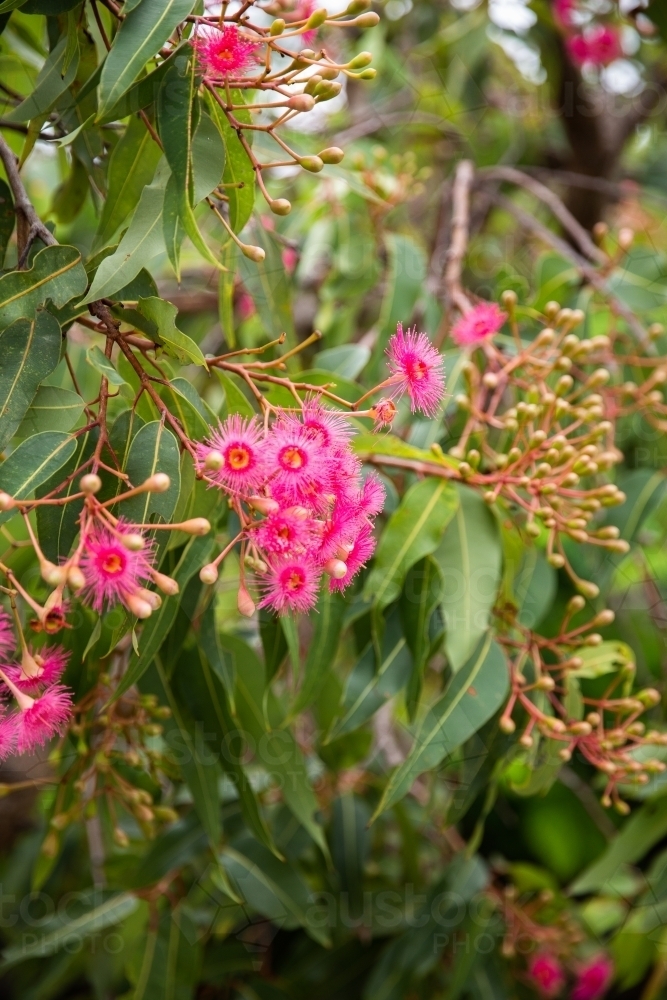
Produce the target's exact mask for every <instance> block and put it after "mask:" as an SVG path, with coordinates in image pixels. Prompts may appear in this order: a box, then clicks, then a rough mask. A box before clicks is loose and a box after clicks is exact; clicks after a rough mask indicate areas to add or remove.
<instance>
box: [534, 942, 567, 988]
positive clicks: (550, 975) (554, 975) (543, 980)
mask: <svg viewBox="0 0 667 1000" xmlns="http://www.w3.org/2000/svg"><path fill="white" fill-rule="evenodd" d="M528 975H529V976H530V978H531V979H532V981H533V985H534V986H536V987H537V989H538V990H539V991H540V993H541V994H542V996H543V997H555V996H557V995H558V994H559V993H560V991H561V990H562V988H563V986H564V984H565V976H564V974H563V969H562V967H561V964H560V962H559V961H558V959H557V958H556V956H555V955H552V954H551V953H550V952H548V951H540V952H538V953H537V954H536V955H533V957H532V958H531V960H530V962H529V963H528Z"/></svg>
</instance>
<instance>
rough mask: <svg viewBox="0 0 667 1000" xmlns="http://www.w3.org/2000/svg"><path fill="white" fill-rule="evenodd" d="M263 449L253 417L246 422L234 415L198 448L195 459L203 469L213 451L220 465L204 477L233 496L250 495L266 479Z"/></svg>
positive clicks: (260, 434)
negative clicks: (233, 494)
mask: <svg viewBox="0 0 667 1000" xmlns="http://www.w3.org/2000/svg"><path fill="white" fill-rule="evenodd" d="M262 445H263V442H262V429H261V427H260V424H259V423H258V421H257V419H256V417H252V418H251V419H250V420H245V419H244V418H243V417H241V416H239V415H238V414H237V413H235V414H233V415H232V416H231V417H228V418H227V419H226V420H225V422H224V424H220V425H219V427H218V430H217V431H214V432H213V434H211V436H210V438H209V439H208V441H206V442H205V443H204V444H198V445H197V458H198V459H199V462H200V463H201V466H203V465H204V463H205V461H206V459H207V458H208V456H209V455H210V454H211V452H212V451H216V452H219V454H220V455H222V458H223V464H222V466H221V468H219V469H216V470H215V471H212V472H209V473H207V474H208V476H209V478H210V479H212V480H213V482H215V483H217V484H218V486H222V487H225V488H226V489H228V490H231V492H232V493H243V494H249V493H253V492H254V491H255V490H256V489H257V488H258V487H259V486H261V485H262V483H263V482H264V481H265V479H266V472H267V470H266V463H265V461H264V457H263V452H262Z"/></svg>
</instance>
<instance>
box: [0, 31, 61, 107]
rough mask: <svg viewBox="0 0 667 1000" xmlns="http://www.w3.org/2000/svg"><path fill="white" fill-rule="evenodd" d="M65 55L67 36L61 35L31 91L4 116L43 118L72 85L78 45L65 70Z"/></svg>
mask: <svg viewBox="0 0 667 1000" xmlns="http://www.w3.org/2000/svg"><path fill="white" fill-rule="evenodd" d="M66 55H67V36H65V35H63V37H62V38H61V39H60V41H59V42H58V44H57V45H56V47H55V48H54V49H53V51H52V52H51V53H50V54H49V56H48V58H47V60H46V62H45V63H44V65H43V66H42V68H41V70H40V72H39V75H38V76H37V79H36V81H35V86H34V88H33V90H32V92H31V93H30V94H29V96H28V97H26V99H25V100H24V101H22V102H21V103H20V104H19V106H18V107H16V108H14V109H13V110H12V111H10V112H9V113H8V114H7V115H5V116H4V117H5V118H7V120H8V121H12V122H28V121H31V120H32V119H33V118H38V119H39V118H44V117H45V116H46V114H47V113H48V112H49V110H50V109H51V108H52V107H53V105H54V104H55V102H56V101H57V100H58V98H59V97H60V95H61V94H64V93H65V91H66V90H67V89H68V87H70V86H71V85H72V83H73V82H74V79H75V77H76V71H77V69H78V67H79V47H78V44H77V46H76V50H75V54H74V58H71V59H70V62H69V66H68V67H67V71H66V72H65V69H64V64H65V58H66Z"/></svg>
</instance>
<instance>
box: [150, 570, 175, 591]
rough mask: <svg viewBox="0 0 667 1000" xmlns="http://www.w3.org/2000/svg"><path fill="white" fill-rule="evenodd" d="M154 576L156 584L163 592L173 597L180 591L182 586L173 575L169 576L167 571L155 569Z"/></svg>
mask: <svg viewBox="0 0 667 1000" xmlns="http://www.w3.org/2000/svg"><path fill="white" fill-rule="evenodd" d="M152 576H153V580H154V581H155V585H156V586H157V587H159V588H160V590H161V591H162V593H163V594H167V595H168V596H169V597H173V596H174V595H175V594H177V593H178V592H179V590H180V588H179V586H178V583H177V581H176V580H174V578H173V577H171V576H167V575H166V574H165V573H158V572H157V570H154V571H153V573H152Z"/></svg>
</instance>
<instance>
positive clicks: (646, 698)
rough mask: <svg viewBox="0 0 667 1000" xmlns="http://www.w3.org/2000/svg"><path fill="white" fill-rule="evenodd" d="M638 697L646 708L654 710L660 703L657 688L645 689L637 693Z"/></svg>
mask: <svg viewBox="0 0 667 1000" xmlns="http://www.w3.org/2000/svg"><path fill="white" fill-rule="evenodd" d="M636 697H637V699H638V701H641V703H642V704H643V705H645V706H646V708H653V707H654V705H658V704H659V703H660V692H659V691H656V689H655V688H644V690H643V691H639V692H638V693H637V695H636Z"/></svg>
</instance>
